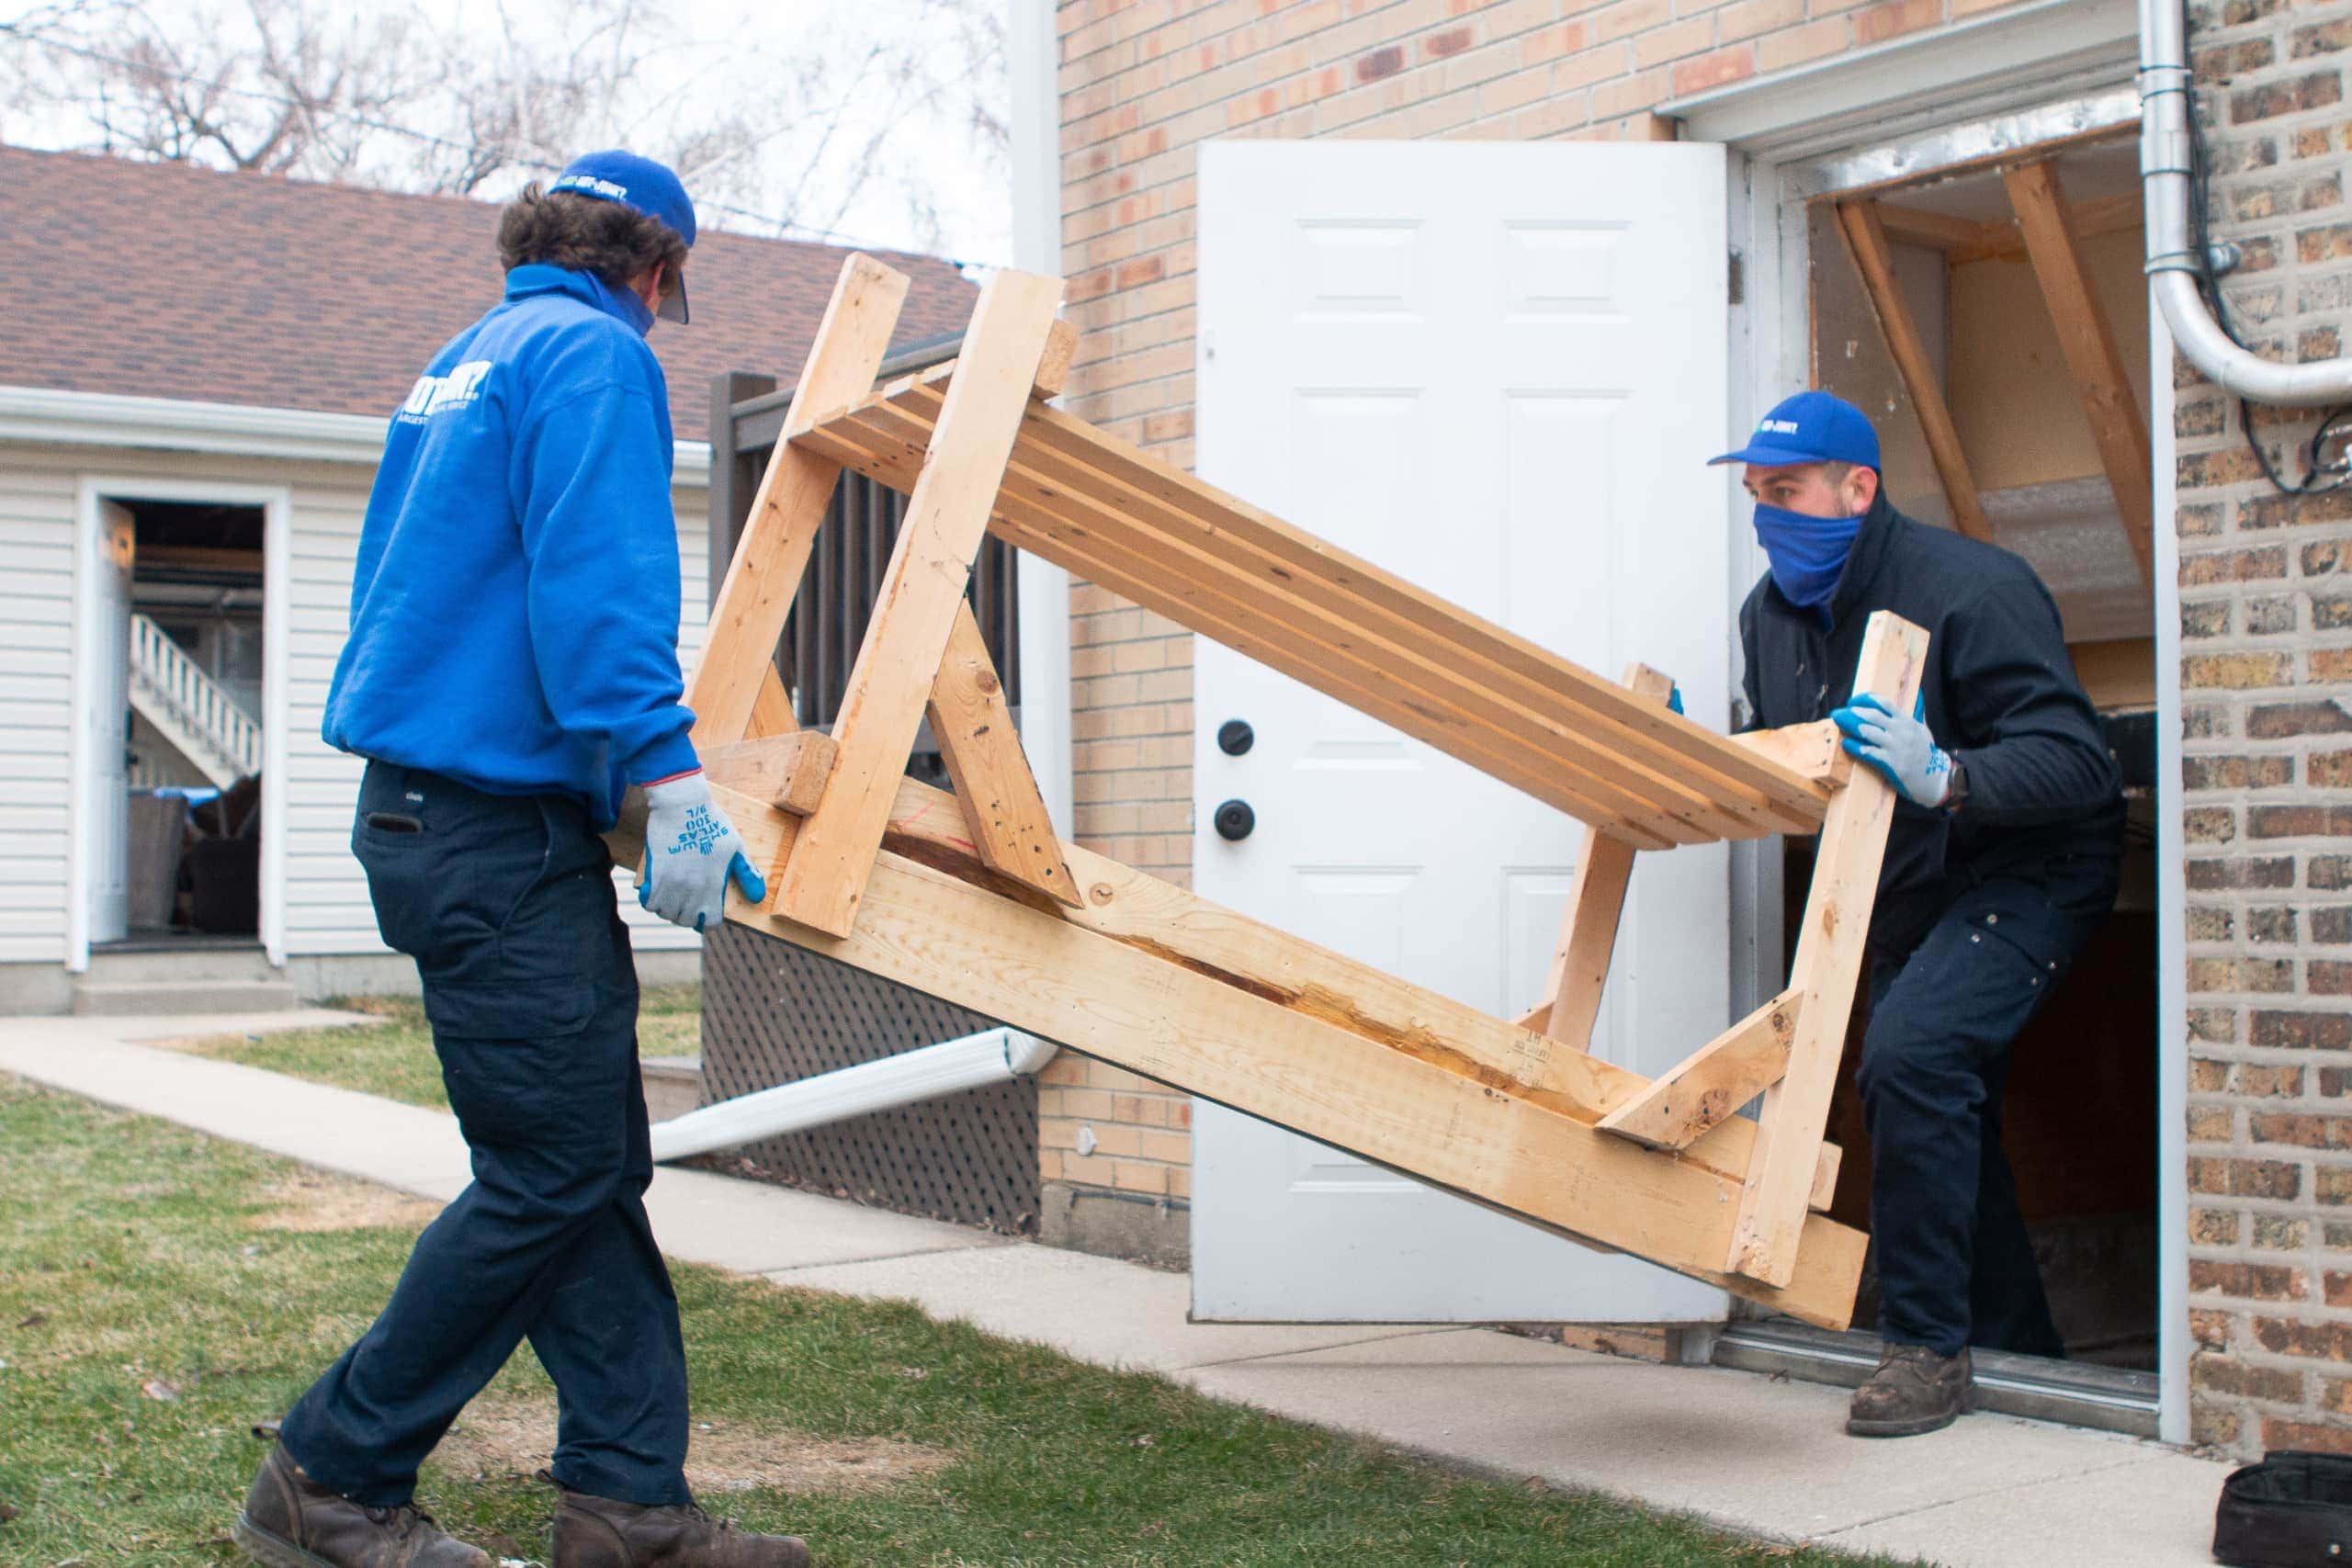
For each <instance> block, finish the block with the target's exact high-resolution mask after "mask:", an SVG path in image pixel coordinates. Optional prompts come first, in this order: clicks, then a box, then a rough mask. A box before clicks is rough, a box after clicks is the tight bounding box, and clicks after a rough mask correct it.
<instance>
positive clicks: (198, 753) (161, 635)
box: [130, 614, 261, 789]
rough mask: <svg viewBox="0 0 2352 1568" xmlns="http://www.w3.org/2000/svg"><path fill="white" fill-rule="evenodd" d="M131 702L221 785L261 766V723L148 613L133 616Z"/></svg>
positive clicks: (178, 748) (205, 774) (217, 784)
mask: <svg viewBox="0 0 2352 1568" xmlns="http://www.w3.org/2000/svg"><path fill="white" fill-rule="evenodd" d="M130 705H131V706H132V707H134V708H136V709H138V710H139V715H140V716H141V718H144V719H145V720H146V721H147V722H148V723H149V724H152V725H153V726H154V727H155V728H156V730H157V731H158V732H159V733H160V734H161V735H162V736H163V737H164V739H165V740H167V741H169V742H170V743H171V744H172V746H173V747H174V748H175V750H177V751H178V752H179V753H180V755H182V756H183V757H186V758H187V760H188V761H190V762H192V763H194V764H195V765H196V767H197V769H198V771H199V772H200V773H203V774H204V776H205V777H206V778H208V779H209V780H210V781H211V782H212V784H213V785H214V786H215V787H216V788H219V789H227V788H228V787H229V786H230V785H231V784H235V783H236V782H237V781H238V780H239V779H241V778H243V777H245V776H247V775H248V774H252V773H259V772H261V726H260V725H258V724H256V723H255V722H254V720H253V719H252V718H251V717H250V716H248V715H247V714H246V713H245V711H244V710H243V708H241V707H239V706H238V705H237V704H236V702H235V700H234V699H233V698H232V697H231V696H230V695H229V694H228V692H227V691H226V690H225V689H224V688H223V687H221V686H220V684H219V683H218V682H215V681H214V680H213V679H212V677H211V676H209V675H208V674H206V673H205V671H204V669H203V667H202V666H201V665H199V664H198V663H197V662H196V660H193V659H190V658H189V657H188V656H187V651H186V650H185V649H182V648H181V647H180V645H179V644H178V643H176V642H175V641H173V640H172V637H171V634H170V633H168V632H166V631H165V630H164V628H163V627H161V626H157V625H156V624H155V623H154V622H153V620H150V619H149V618H148V617H147V616H145V615H137V614H134V615H132V616H131V617H130Z"/></svg>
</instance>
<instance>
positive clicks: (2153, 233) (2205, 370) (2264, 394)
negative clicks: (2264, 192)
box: [2140, 0, 2352, 408]
mask: <svg viewBox="0 0 2352 1568" xmlns="http://www.w3.org/2000/svg"><path fill="white" fill-rule="evenodd" d="M2188 94H2189V67H2188V12H2187V7H2186V6H2185V3H2184V0H2140V179H2141V184H2142V186H2143V189H2144V191H2145V193H2146V197H2147V216H2148V241H2147V244H2148V263H2147V272H2148V283H2149V287H2150V288H2153V289H2154V291H2155V296H2156V307H2157V309H2158V310H2162V311H2163V312H2164V318H2165V324H2166V325H2168V326H2170V327H2171V329H2172V338H2173V342H2174V344H2176V345H2177V347H2178V348H2179V349H2180V352H2181V353H2182V354H2184V355H2188V362H2189V363H2190V364H2191V365H2194V366H2195V367H2197V368H2198V370H2199V372H2201V373H2202V374H2203V375H2204V377H2205V378H2206V379H2208V380H2210V381H2212V382H2214V383H2216V384H2217V385H2220V386H2222V387H2224V388H2226V389H2229V390H2230V391H2232V392H2234V393H2236V394H2237V395H2238V396H2239V397H2241V398H2245V399H2246V400H2248V401H2251V402H2257V403H2271V404H2277V405H2279V406H2283V407H2287V408H2324V407H2328V406H2331V405H2334V404H2336V403H2344V402H2352V359H2321V360H2313V361H2312V362H2311V363H2310V364H2307V365H2281V364H2278V363H2277V362H2276V361H2273V360H2268V359H2265V358H2263V357H2262V356H2261V355H2257V354H2253V353H2250V352H2248V351H2247V350H2245V349H2244V348H2241V347H2239V346H2238V344H2237V343H2236V342H2235V341H2234V340H2233V338H2231V336H2230V335H2229V333H2226V332H2224V331H2222V324H2221V322H2219V321H2215V320H2214V319H2213V312H2212V310H2211V308H2210V307H2209V306H2208V305H2207V304H2206V302H2205V297H2204V295H2203V294H2202V293H2200V292H2199V288H2198V284H2199V278H2200V276H2202V273H2203V258H2201V257H2199V255H2198V254H2197V252H2196V249H2195V245H2196V241H2195V239H2194V234H2193V226H2192V225H2191V223H2190V221H2189V213H2190V206H2189V204H2190V201H2191V200H2192V193H2191V191H2190V189H2189V182H2190V181H2191V179H2193V178H2194V177H2195V175H2194V162H2193V160H2192V158H2191V156H2190V153H2191V144H2190V141H2189V136H2190V130H2189V100H2188Z"/></svg>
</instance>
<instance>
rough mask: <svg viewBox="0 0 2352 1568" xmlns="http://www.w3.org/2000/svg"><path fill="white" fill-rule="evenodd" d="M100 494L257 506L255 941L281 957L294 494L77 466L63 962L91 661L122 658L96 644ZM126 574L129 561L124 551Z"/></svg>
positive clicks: (85, 918)
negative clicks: (258, 839)
mask: <svg viewBox="0 0 2352 1568" xmlns="http://www.w3.org/2000/svg"><path fill="white" fill-rule="evenodd" d="M106 501H122V502H138V501H158V502H162V501H188V502H211V503H213V504H217V505H222V506H257V507H259V508H260V509H261V513H262V612H261V615H262V642H261V658H262V713H261V726H262V774H261V931H260V935H261V943H262V950H263V952H264V953H266V954H267V955H268V958H269V962H270V964H271V965H272V967H275V968H279V969H283V968H284V967H285V966H286V785H287V779H286V758H287V732H286V726H287V722H288V718H287V709H288V693H287V686H288V671H287V659H288V646H287V632H288V626H289V619H288V610H289V606H288V603H287V590H288V583H287V577H288V557H289V553H290V550H291V547H292V543H293V527H294V522H293V519H294V497H293V492H292V491H291V490H289V489H288V487H287V486H285V485H269V484H240V483H235V482H231V481H223V480H218V479H167V478H164V477H161V476H158V475H154V474H117V473H85V474H82V475H80V476H78V478H77V480H76V483H75V486H74V678H73V712H74V728H73V731H72V741H71V745H70V748H69V750H68V757H67V764H66V776H67V779H68V781H69V783H68V785H67V787H68V789H69V791H70V794H69V795H68V797H67V798H68V799H69V800H71V801H72V802H73V805H72V807H70V808H69V809H68V811H67V813H66V840H65V881H66V889H65V967H66V969H67V971H68V972H69V973H71V974H76V975H79V974H83V973H85V972H86V971H87V970H88V969H89V967H90V894H91V889H90V883H89V877H90V870H91V853H92V846H93V842H94V840H93V828H94V825H93V824H92V823H91V822H90V821H89V819H88V815H87V812H86V811H85V808H84V802H85V791H86V789H87V787H88V784H89V782H90V775H91V773H92V772H93V770H94V765H95V762H96V759H95V758H94V757H92V755H91V754H90V750H89V745H88V742H87V740H86V739H85V732H84V727H83V724H82V715H83V710H84V708H85V706H86V705H88V704H89V703H90V701H91V700H92V698H93V693H94V690H95V682H96V671H97V670H98V669H99V668H100V666H101V662H102V661H103V660H107V659H110V658H111V659H115V660H129V659H130V649H128V648H119V649H107V648H105V647H103V646H102V645H101V640H100V638H99V636H98V628H97V626H96V615H94V614H93V613H92V612H93V608H94V606H93V604H92V596H93V595H94V594H95V593H96V592H97V585H96V564H97V547H98V542H99V534H100V525H101V518H100V513H99V503H100V502H106ZM131 571H132V573H133V578H134V581H135V580H136V574H137V572H138V561H137V558H136V557H135V556H134V557H133V558H132V563H131Z"/></svg>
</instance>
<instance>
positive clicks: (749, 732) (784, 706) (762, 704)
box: [744, 657, 800, 740]
mask: <svg viewBox="0 0 2352 1568" xmlns="http://www.w3.org/2000/svg"><path fill="white" fill-rule="evenodd" d="M763 662H765V663H766V665H767V669H766V671H764V672H763V673H762V675H761V676H760V694H759V695H758V696H756V697H754V698H752V721H751V723H750V724H749V725H748V726H747V727H746V728H745V734H744V739H748V740H763V739H767V738H768V737H770V736H775V735H789V734H791V733H792V732H793V731H794V730H795V729H797V728H799V723H800V721H799V719H798V717H797V716H796V715H795V714H794V713H793V711H792V695H791V694H790V693H788V692H786V690H785V689H784V677H783V676H781V675H779V674H777V673H776V672H775V659H774V658H773V657H771V658H769V659H767V660H764V661H763Z"/></svg>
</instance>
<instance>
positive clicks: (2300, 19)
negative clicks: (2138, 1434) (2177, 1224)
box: [2174, 0, 2352, 1454]
mask: <svg viewBox="0 0 2352 1568" xmlns="http://www.w3.org/2000/svg"><path fill="white" fill-rule="evenodd" d="M2190 26H2191V28H2192V33H2193V45H2192V50H2193V53H2194V56H2195V59H2196V63H2197V67H2198V76H2199V82H2200V84H2201V91H2200V107H2201V108H2202V110H2203V112H2204V116H2205V120H2206V123H2207V125H2208V127H2209V129H2210V141H2209V146H2210V147H2211V151H2212V153H2213V164H2214V175H2215V177H2214V181H2213V205H2214V212H2213V218H2214V222H2215V232H2216V234H2217V235H2219V236H2221V237H2224V238H2228V239H2233V240H2234V241H2236V242H2237V243H2239V244H2240V245H2242V246H2244V247H2245V250H2246V253H2247V260H2246V265H2245V269H2244V270H2243V271H2242V272H2240V273H2239V274H2238V275H2237V276H2235V277H2234V278H2233V280H2232V281H2231V282H2230V284H2229V285H2228V286H2227V293H2228V295H2229V298H2230V299H2231V300H2232V301H2233V304H2234V306H2235V308H2236V310H2237V313H2238V315H2239V317H2240V319H2241V321H2244V322H2245V323H2248V330H2249V331H2250V332H2253V333H2258V339H2257V343H2258V346H2259V347H2260V348H2261V349H2262V350H2263V351H2264V352H2265V353H2267V354H2269V355H2274V356H2277V357H2282V358H2295V357H2299V356H2300V357H2301V358H2305V359H2311V358H2322V357H2326V356H2330V355H2335V354H2336V353H2337V352H2338V342H2339V337H2340V331H2341V327H2342V323H2343V321H2344V310H2345V306H2346V300H2347V299H2352V221H2347V220H2346V212H2345V209H2344V182H2343V171H2344V164H2345V153H2346V151H2347V150H2352V140H2348V139H2352V121H2347V118H2346V109H2345V107H2344V99H2345V96H2346V93H2345V88H2346V84H2345V80H2344V76H2345V62H2346V56H2345V55H2344V54H2343V52H2341V51H2343V50H2344V49H2345V47H2346V44H2347V43H2352V5H2346V4H2344V3H2343V0H2336V3H2335V4H2327V5H2307V6H2289V5H2287V4H2286V3H2285V0H2198V3H2197V4H2196V5H2195V6H2192V7H2191V12H2190ZM2176 386H2177V389H2178V405H2177V414H2176V418H2175V422H2174V428H2175V431H2176V434H2177V437H2178V441H2179V457H2178V481H2179V487H2180V508H2179V518H2178V521H2179V529H2180V549H2181V563H2180V584H2181V639H2182V640H2181V685H2182V698H2183V709H2184V712H2183V719H2184V727H2185V734H2186V737H2187V739H2186V743H2185V752H2186V754H2185V756H2184V758H2183V761H2182V765H2181V768H2182V781H2181V782H2182V786H2183V799H2184V804H2185V808H2186V828H2187V835H2188V900H2189V902H2188V953H2189V960H2188V989H2189V992H2190V996H2189V1004H2190V1005H2189V1015H2188V1031H2189V1049H2190V1061H2189V1086H2188V1087H2189V1100H2188V1105H2189V1110H2188V1140H2189V1170H2188V1185H2189V1203H2190V1205H2191V1206H2190V1209H2189V1215H2188V1224H2189V1242H2190V1251H2189V1291H2190V1308H2191V1311H2190V1319H2191V1327H2192V1330H2193V1332H2194V1335H2195V1337H2196V1341H2197V1345H2198V1347H2199V1348H2198V1350H2197V1352H2196V1356H2195V1359H2194V1361H2193V1362H2192V1376H2191V1382H2192V1404H2191V1409H2192V1416H2193V1421H2194V1426H2195V1432H2196V1436H2197V1437H2198V1438H2199V1439H2201V1440H2204V1441H2209V1442H2213V1443H2218V1444H2221V1445H2223V1446H2224V1447H2227V1448H2229V1449H2232V1450H2235V1451H2236V1452H2239V1453H2242V1454H2251V1453H2253V1452H2255V1451H2256V1450H2259V1449H2263V1448H2267V1447H2296V1448H2327V1449H2335V1450H2343V1451H2352V1055H2347V1053H2352V1013H2347V1011H2346V997H2347V995H2348V994H2352V793H2347V790H2352V491H2342V492H2338V493H2336V494H2335V495H2331V496H2317V497H2312V498H2309V499H2305V500H2302V501H2300V502H2297V501H2292V500H2290V499H2288V498H2286V497H2283V496H2281V495H2279V494H2278V492H2277V491H2274V490H2273V489H2272V488H2271V487H2270V485H2269V484H2268V483H2267V481H2265V480H2264V479H2262V477H2261V474H2260V470H2259V468H2258V467H2257V466H2256V462H2255V460H2254V458H2253V457H2252V456H2251V454H2250V453H2249V452H2248V450H2247V448H2246V446H2245V439H2244V436H2243V433H2242V430H2241V426H2240V423H2239V414H2238V405H2237V403H2236V402H2235V400H2233V399H2230V398H2228V397H2226V396H2224V395H2223V394H2222V393H2221V392H2220V391H2219V390H2218V389H2214V388H2212V387H2211V386H2209V385H2207V384H2205V383H2204V382H2203V381H2201V380H2200V379H2199V378H2197V377H2196V376H2195V375H2194V373H2193V372H2190V371H2188V369H2187V368H2186V367H2182V369H2181V370H2180V371H2179V373H2178V374H2177V377H2176ZM2313 428H2314V422H2313V421H2312V419H2309V418H2303V417H2300V416H2281V415H2279V414H2278V413H2276V412H2262V413H2257V415H2256V432H2257V434H2259V435H2260V436H2261V437H2262V438H2263V440H2264V442H2265V444H2266V445H2267V446H2268V447H2269V448H2270V449H2271V450H2272V452H2273V453H2274V454H2275V455H2276V460H2278V461H2279V462H2280V463H2281V464H2282V465H2286V466H2289V467H2290V468H2293V469H2294V470H2295V471H2300V470H2301V465H2302V460H2303V454H2302V452H2301V446H2302V445H2303V443H2304V442H2306V441H2307V440H2308V439H2309V437H2310V435H2311V434H2312V430H2313Z"/></svg>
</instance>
